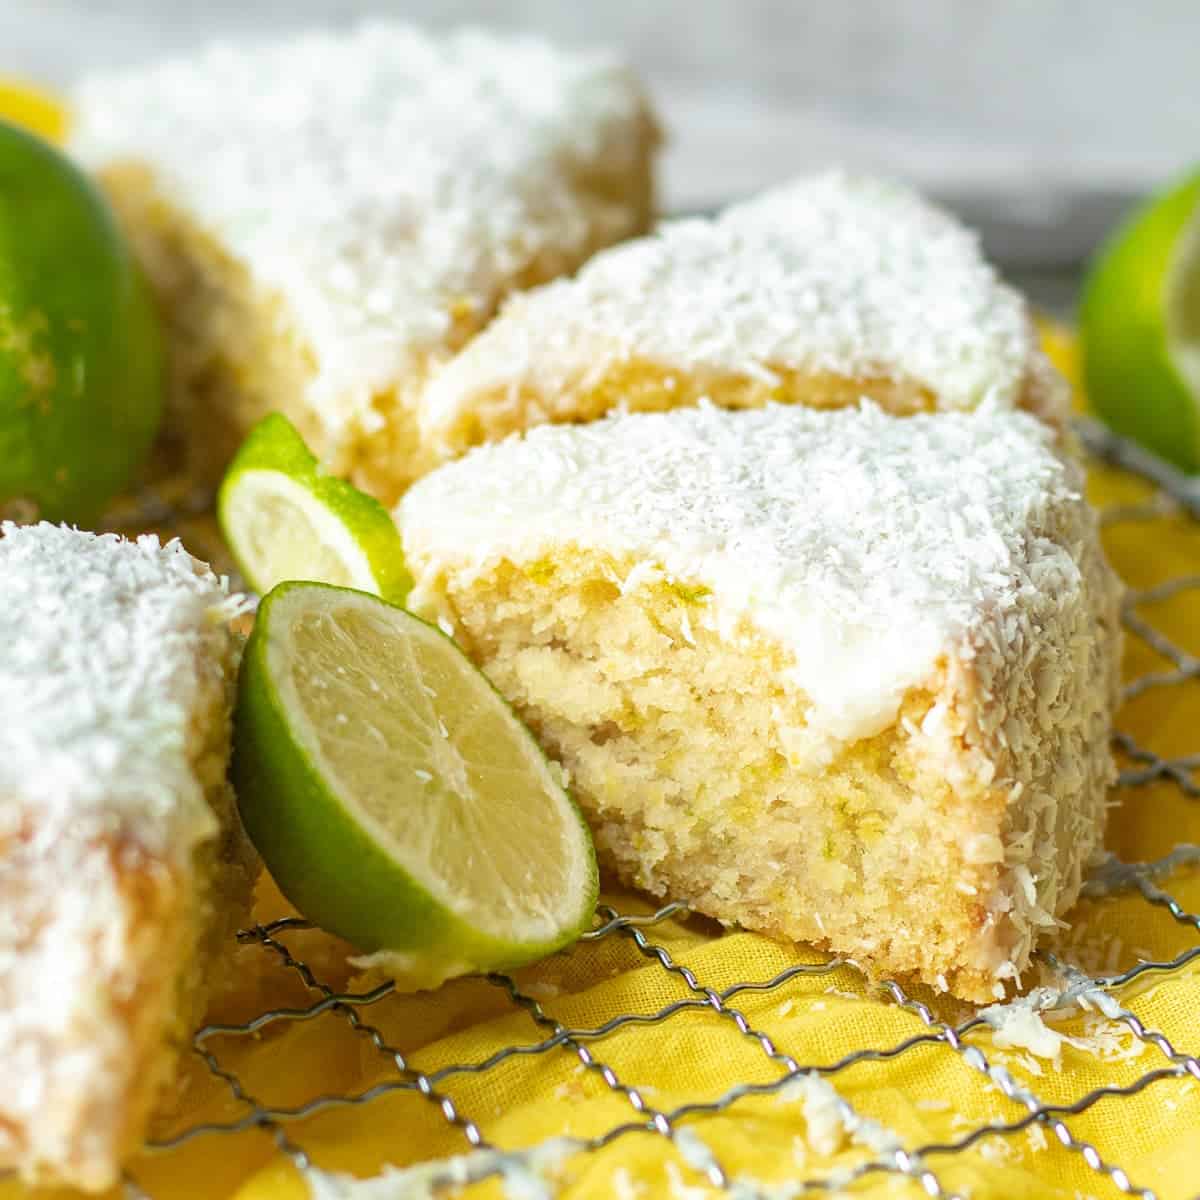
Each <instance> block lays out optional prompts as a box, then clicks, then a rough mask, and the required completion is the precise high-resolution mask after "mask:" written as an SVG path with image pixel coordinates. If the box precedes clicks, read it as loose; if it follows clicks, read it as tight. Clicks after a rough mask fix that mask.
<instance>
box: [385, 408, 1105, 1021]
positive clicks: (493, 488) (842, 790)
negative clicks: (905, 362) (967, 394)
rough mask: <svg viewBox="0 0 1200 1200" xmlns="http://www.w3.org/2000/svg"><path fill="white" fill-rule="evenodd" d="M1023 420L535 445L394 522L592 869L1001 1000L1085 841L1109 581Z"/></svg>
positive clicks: (726, 418) (1065, 475)
mask: <svg viewBox="0 0 1200 1200" xmlns="http://www.w3.org/2000/svg"><path fill="white" fill-rule="evenodd" d="M1082 482H1083V481H1082V478H1081V474H1080V471H1079V468H1078V466H1077V465H1075V464H1074V463H1073V462H1072V461H1071V460H1070V458H1069V457H1065V456H1063V455H1061V454H1060V453H1059V452H1058V450H1057V448H1056V442H1055V435H1054V433H1053V431H1052V430H1051V429H1050V428H1049V427H1048V426H1046V425H1045V424H1043V423H1042V422H1040V421H1039V420H1037V419H1036V418H1034V417H1032V416H1030V415H1028V414H1026V413H1022V412H1016V411H1012V410H1005V409H1001V408H997V407H995V406H990V405H985V406H984V407H983V408H981V409H979V410H978V411H976V412H974V413H966V414H962V413H939V414H935V415H914V416H911V417H909V418H907V419H904V420H898V419H896V418H894V417H891V416H889V415H887V414H885V413H884V412H882V411H881V410H880V409H879V408H877V407H875V406H873V405H871V404H869V403H865V402H864V403H863V404H862V405H861V406H860V407H858V408H846V409H838V410H835V411H829V412H823V411H816V410H813V409H808V408H803V407H793V406H786V407H785V406H778V405H771V406H768V407H765V408H763V409H759V410H755V411H751V412H731V411H727V410H721V409H717V408H714V407H712V406H709V405H701V406H699V407H695V408H690V409H677V410H674V411H672V412H669V413H660V414H632V415H621V416H615V417H610V418H608V419H606V420H603V421H600V422H596V423H594V424H591V425H581V426H543V427H540V428H538V429H535V430H533V431H531V432H530V433H528V434H527V435H525V437H524V438H523V439H510V440H508V441H506V442H503V443H501V444H498V445H492V446H485V447H481V448H479V449H477V450H474V451H472V452H471V453H469V454H468V455H466V456H465V457H464V458H462V459H460V460H458V461H457V462H454V463H450V464H448V465H446V466H444V467H442V468H440V469H439V470H437V471H435V472H433V473H431V474H430V475H428V476H426V477H425V479H423V480H421V481H420V482H419V483H418V484H417V485H416V486H414V487H413V489H412V490H411V491H410V492H409V493H408V494H407V495H406V496H405V498H404V499H403V501H402V502H401V504H400V506H399V507H398V509H397V512H396V516H397V520H398V522H399V524H400V527H401V530H402V533H403V537H404V543H405V548H406V552H407V554H408V556H409V565H410V567H411V569H412V571H413V574H414V577H415V578H416V580H417V586H416V588H415V590H414V592H413V593H412V597H411V600H410V604H411V605H412V606H413V607H414V609H415V610H416V611H418V612H421V613H423V614H424V615H426V616H427V617H429V618H431V619H436V620H438V621H439V622H440V623H441V624H442V626H443V628H445V629H447V630H449V631H452V632H453V635H454V636H455V637H456V638H457V639H458V640H459V642H460V643H461V644H462V646H463V647H464V648H465V649H466V651H467V652H468V653H469V654H470V655H471V656H472V657H473V658H474V659H475V661H476V662H478V664H479V665H480V666H481V667H482V668H483V669H484V670H485V671H486V672H487V674H488V675H489V677H490V678H491V679H492V681H493V682H494V683H495V685H496V686H497V687H498V688H499V689H500V691H501V692H502V693H503V694H504V695H505V696H506V697H507V698H508V699H509V700H510V701H511V702H512V703H513V704H514V705H515V706H516V708H517V709H518V711H519V712H520V713H521V714H522V715H523V716H524V717H525V718H526V719H527V720H528V721H529V723H530V724H531V726H532V727H533V729H534V730H535V731H536V733H537V734H538V736H539V737H540V738H541V740H542V742H543V744H544V746H545V748H546V749H547V751H548V752H549V753H551V754H552V755H554V756H556V757H557V758H558V759H559V760H560V761H561V762H562V763H563V765H564V766H565V767H566V768H567V770H568V772H569V774H570V778H571V786H572V788H573V790H574V792H575V794H576V796H577V797H578V799H579V801H580V803H581V805H582V806H583V808H584V810H585V812H586V814H587V816H588V818H589V820H590V822H591V825H592V828H593V830H594V832H595V835H596V840H597V845H598V848H599V851H600V854H601V858H602V861H605V862H607V865H608V867H609V868H610V869H611V870H615V872H616V874H617V875H618V876H619V877H620V878H621V879H622V880H623V881H625V882H627V883H629V884H633V885H636V886H637V887H639V888H642V889H644V890H646V891H648V892H650V893H652V894H653V895H655V896H671V897H673V898H676V899H684V900H687V901H689V902H690V903H691V904H692V906H693V907H694V908H695V909H697V910H699V911H701V912H705V913H709V914H711V915H712V916H715V917H717V918H719V919H721V920H722V921H725V922H729V923H737V924H739V925H742V926H744V927H746V928H748V929H752V930H758V931H761V932H764V933H768V934H771V935H774V936H777V937H781V938H786V939H795V940H802V941H807V942H812V943H815V944H816V945H818V946H821V947H824V948H826V949H828V950H830V951H832V952H833V953H835V954H840V955H846V956H850V957H852V958H853V959H855V960H857V961H858V962H859V963H861V964H862V965H863V966H864V967H865V968H866V969H868V970H869V971H872V972H875V973H878V974H892V973H898V974H902V975H906V976H910V977H916V978H919V979H921V980H924V981H925V982H927V983H929V984H930V985H932V986H934V987H936V988H939V989H948V990H950V991H952V992H954V993H955V994H956V995H958V996H961V997H964V998H967V999H971V1000H983V999H988V998H992V997H995V996H999V995H1002V994H1003V991H1004V988H1005V985H1006V984H1007V983H1009V982H1010V981H1014V980H1016V979H1017V977H1018V976H1019V974H1020V973H1021V971H1022V970H1023V969H1024V968H1025V967H1026V965H1027V964H1028V962H1029V956H1030V952H1031V950H1032V949H1033V948H1034V946H1035V944H1036V942H1037V939H1038V936H1039V934H1041V933H1043V932H1044V931H1045V930H1048V929H1051V928H1053V927H1054V926H1056V925H1058V924H1059V923H1060V917H1061V914H1062V913H1063V911H1064V910H1065V909H1067V908H1068V907H1069V906H1070V905H1071V903H1072V902H1073V901H1074V900H1075V898H1076V896H1077V895H1078V893H1079V889H1080V881H1081V873H1082V871H1083V869H1084V866H1085V864H1086V862H1087V860H1088V857H1089V855H1090V854H1091V852H1092V851H1093V850H1094V849H1095V848H1096V847H1098V846H1099V845H1100V841H1101V837H1102V833H1103V827H1104V814H1105V795H1106V790H1107V787H1108V784H1109V783H1110V781H1111V779H1112V777H1113V765H1112V758H1111V755H1110V752H1109V731H1110V720H1111V714H1112V711H1113V706H1114V703H1115V699H1116V695H1117V686H1118V657H1119V645H1120V634H1119V627H1118V604H1119V595H1120V590H1121V589H1120V585H1119V583H1118V580H1117V578H1116V576H1115V575H1114V573H1113V572H1112V570H1111V569H1110V568H1109V566H1108V565H1107V563H1106V561H1105V558H1104V555H1103V552H1102V549H1101V546H1100V542H1099V538H1098V533H1097V521H1096V517H1095V514H1094V513H1093V512H1092V510H1091V509H1090V508H1089V507H1088V505H1087V503H1086V502H1085V500H1084V499H1083V497H1082Z"/></svg>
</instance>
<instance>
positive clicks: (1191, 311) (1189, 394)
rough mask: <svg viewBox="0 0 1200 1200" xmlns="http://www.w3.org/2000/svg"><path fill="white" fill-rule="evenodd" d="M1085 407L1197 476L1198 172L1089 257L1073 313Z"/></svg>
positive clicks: (1151, 204) (1199, 339) (1199, 338)
mask: <svg viewBox="0 0 1200 1200" xmlns="http://www.w3.org/2000/svg"><path fill="white" fill-rule="evenodd" d="M1079 338H1080V349H1081V350H1082V353H1083V367H1084V381H1085V385H1086V391H1087V397H1088V401H1089V403H1090V404H1091V406H1092V407H1093V408H1094V409H1095V410H1096V412H1097V413H1099V415H1100V416H1101V417H1103V418H1104V420H1105V421H1107V422H1108V423H1109V425H1111V426H1112V427H1113V428H1114V429H1115V430H1117V432H1119V433H1123V434H1125V435H1126V436H1127V437H1131V438H1134V439H1135V440H1137V441H1139V442H1141V443H1142V444H1143V445H1144V446H1147V447H1148V448H1149V449H1151V450H1153V451H1154V452H1155V453H1156V454H1161V455H1162V456H1163V457H1164V458H1167V459H1169V460H1170V461H1171V462H1173V463H1175V464H1176V465H1177V466H1179V467H1182V468H1183V469H1184V470H1185V471H1198V470H1200V170H1193V171H1191V172H1190V173H1189V174H1187V175H1186V176H1184V177H1183V178H1182V179H1179V180H1177V181H1175V182H1174V183H1172V184H1169V185H1168V186H1167V187H1165V188H1163V190H1162V191H1160V192H1158V193H1157V194H1155V195H1154V196H1152V197H1150V199H1149V200H1148V201H1146V203H1145V204H1144V205H1142V206H1141V207H1140V208H1139V209H1138V210H1137V211H1136V212H1134V213H1133V214H1132V215H1131V216H1130V217H1129V219H1128V220H1127V221H1126V222H1125V223H1124V224H1123V225H1122V226H1121V227H1120V228H1118V229H1117V230H1116V231H1115V232H1114V233H1113V234H1112V236H1111V237H1110V238H1109V239H1108V241H1107V242H1106V243H1105V244H1104V246H1103V247H1102V248H1101V250H1100V252H1099V254H1097V256H1096V258H1095V261H1094V262H1093V263H1092V265H1091V268H1090V270H1089V272H1088V277H1087V280H1086V282H1085V284H1084V289H1083V296H1082V300H1081V304H1080V311H1079Z"/></svg>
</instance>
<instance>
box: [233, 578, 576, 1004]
mask: <svg viewBox="0 0 1200 1200" xmlns="http://www.w3.org/2000/svg"><path fill="white" fill-rule="evenodd" d="M234 747H235V749H234V761H233V779H234V785H235V788H236V790H237V795H238V803H239V806H240V808H241V813H242V818H243V821H244V822H245V825H246V829H247V830H248V831H249V833H250V836H251V838H252V839H253V840H254V843H255V845H257V847H258V849H259V852H260V853H261V854H262V857H263V860H264V861H265V862H266V864H267V866H268V867H269V868H270V871H271V874H272V875H273V876H274V878H275V880H276V882H277V883H278V884H279V887H280V890H281V891H282V892H283V893H284V895H286V896H287V898H288V899H289V900H290V901H291V902H292V903H293V904H294V905H295V906H296V907H297V908H298V909H299V910H300V912H302V913H304V914H305V915H306V916H307V917H308V918H309V919H310V920H312V921H315V922H316V923H317V924H318V925H321V926H323V927H324V928H326V929H328V930H329V931H331V932H332V933H335V934H338V935H339V936H340V937H343V938H345V939H346V940H348V941H350V942H353V943H354V944H355V945H356V946H359V947H361V948H362V949H363V950H365V951H368V952H370V953H372V954H373V955H375V957H373V958H372V959H369V960H368V961H369V962H371V963H372V964H373V965H378V966H379V967H381V968H382V969H384V970H386V971H387V972H388V973H390V974H392V975H394V976H395V977H397V978H398V979H400V980H401V981H403V982H405V983H406V984H408V985H410V986H414V987H433V986H435V985H436V984H438V983H440V982H441V981H442V980H444V979H448V978H450V977H451V976H455V975H461V974H465V973H467V972H471V971H484V970H492V969H499V968H507V967H514V966H519V965H521V964H522V963H526V962H530V961H532V960H534V959H537V958H542V957H544V956H545V955H547V954H549V953H551V952H552V951H554V950H557V949H558V948H560V947H561V946H563V945H565V944H566V943H567V942H570V941H572V940H573V939H574V938H575V937H577V936H578V934H579V933H580V932H581V931H582V930H583V929H584V928H585V927H586V926H587V924H588V922H589V921H590V920H591V917H592V913H593V910H594V908H595V904H596V894H597V876H596V860H595V854H594V851H593V849H592V842H591V838H590V836H589V834H588V831H587V827H586V826H585V825H584V822H583V818H582V817H581V816H580V815H579V810H578V809H577V808H576V807H575V805H574V803H573V802H572V800H571V798H570V796H569V795H568V794H567V792H566V790H565V789H564V788H563V786H562V784H561V783H560V782H559V775H558V770H557V769H556V768H555V767H553V766H552V765H551V764H550V763H548V762H547V761H546V759H545V758H544V757H543V755H542V753H541V751H540V750H539V749H538V747H537V744H536V742H534V740H533V737H532V736H531V735H530V733H529V731H528V730H527V729H526V728H525V726H524V725H523V724H522V723H521V722H520V721H519V720H518V719H517V717H516V716H515V715H514V714H513V712H512V710H511V709H510V708H509V707H508V705H507V704H506V703H505V702H504V700H503V699H502V698H501V697H500V695H499V694H498V693H497V692H496V691H495V690H494V689H493V688H492V686H491V684H490V683H488V681H487V680H486V679H485V678H484V677H483V675H481V674H480V673H479V672H478V671H477V670H476V669H475V667H473V666H472V665H471V663H470V662H469V661H468V660H467V658H466V657H465V656H464V655H463V654H462V652H461V651H460V650H459V649H458V648H457V647H456V646H455V645H454V643H453V642H452V641H450V639H449V638H447V637H446V636H445V635H444V634H442V633H440V632H439V631H438V630H437V629H435V628H434V627H433V626H431V625H427V624H426V623H425V622H424V621H420V620H418V619H417V618H416V617H414V616H412V615H410V614H409V613H407V612H405V611H404V610H403V609H401V608H398V607H396V606H394V605H391V604H387V603H386V602H384V601H383V600H379V599H377V598H376V597H374V596H369V595H367V594H365V593H363V592H355V591H351V590H350V589H347V588H334V587H329V586H326V585H323V584H315V583H285V584H281V585H280V586H279V587H277V588H276V589H275V590H274V591H273V592H271V594H270V595H269V596H267V598H266V599H265V600H264V601H263V603H262V606H261V607H260V609H259V613H258V620H257V622H256V623H255V627H254V632H253V634H252V635H251V637H250V641H249V644H248V646H247V648H246V656H245V660H244V662H243V665H242V670H241V677H240V682H239V695H238V706H237V713H236V717H235V728H234Z"/></svg>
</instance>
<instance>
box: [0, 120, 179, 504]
mask: <svg viewBox="0 0 1200 1200" xmlns="http://www.w3.org/2000/svg"><path fill="white" fill-rule="evenodd" d="M164 388H165V371H164V361H163V345H162V337H161V333H160V329H159V324H158V316H157V313H156V311H155V308H154V303H153V301H152V299H151V297H150V294H149V291H148V289H147V286H146V284H145V282H144V280H143V278H142V275H141V273H140V271H139V270H138V266H137V264H136V262H135V261H134V258H133V254H132V252H131V250H130V249H129V247H128V245H127V244H126V242H125V240H124V238H123V237H122V236H121V233H120V231H119V230H118V228H117V225H116V221H115V219H114V217H113V215H112V213H111V211H110V210H109V207H108V205H107V204H106V203H105V201H104V198H103V197H102V196H101V195H100V193H99V191H97V189H96V188H95V187H94V186H93V185H92V184H91V183H90V182H89V181H88V179H87V178H86V176H84V175H83V173H82V172H81V171H80V170H79V169H78V168H77V167H75V166H74V165H73V164H72V163H71V162H69V161H68V160H67V159H66V158H65V157H64V156H63V155H62V154H61V153H60V152H59V151H57V150H55V149H54V147H52V146H51V145H50V144H49V143H48V142H44V141H42V139H41V138H38V137H35V136H34V135H33V134H31V133H26V132H25V131H24V130H22V129H18V128H17V127H16V126H15V125H7V124H5V123H4V122H3V121H0V512H3V511H5V510H7V511H9V512H12V513H15V514H20V515H23V516H29V517H33V516H40V517H45V518H48V519H50V520H56V521H57V520H69V521H77V522H80V523H85V524H86V523H87V522H88V521H90V520H92V519H93V518H94V517H96V516H98V515H99V513H100V511H101V510H102V509H103V507H104V505H105V504H106V503H107V501H108V500H109V499H110V498H111V497H112V496H113V495H115V494H116V493H117V492H118V491H120V490H121V489H122V488H123V487H125V486H126V485H127V484H128V483H129V482H130V481H131V479H132V477H133V475H134V473H135V472H136V470H137V468H138V467H139V465H140V464H141V462H142V460H143V458H144V457H145V456H146V453H147V452H148V450H149V448H150V445H151V442H152V441H153V439H154V435H155V433H156V432H157V429H158V423H159V418H160V415H161V412H162V404H163V394H164Z"/></svg>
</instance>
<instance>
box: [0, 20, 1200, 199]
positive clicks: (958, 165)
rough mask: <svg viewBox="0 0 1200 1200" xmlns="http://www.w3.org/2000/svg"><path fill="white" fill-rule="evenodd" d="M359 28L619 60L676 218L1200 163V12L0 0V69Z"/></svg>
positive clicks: (1118, 180) (1108, 183)
mask: <svg viewBox="0 0 1200 1200" xmlns="http://www.w3.org/2000/svg"><path fill="white" fill-rule="evenodd" d="M366 13H388V14H391V15H395V16H401V17H408V18H411V19H414V20H417V21H420V22H423V23H426V24H429V25H433V26H445V25H450V24H455V23H458V22H461V21H476V22H481V23H486V24H489V25H497V26H510V27H525V28H530V29H537V30H541V31H544V32H545V33H547V34H548V35H550V36H552V37H555V38H558V39H561V40H563V41H565V42H569V43H577V44H587V43H600V44H610V45H615V46H619V47H621V48H622V50H623V51H624V53H626V54H627V55H628V56H629V57H630V58H631V59H632V60H633V61H634V62H635V63H636V64H637V66H638V67H639V68H640V70H641V71H642V72H643V73H644V75H645V76H646V77H647V78H648V79H649V81H650V83H651V86H652V88H653V91H654V93H655V96H656V97H657V100H658V102H659V105H660V108H661V109H662V111H663V112H664V114H665V116H666V120H667V124H668V127H669V131H670V134H671V143H670V149H669V153H668V155H667V159H666V163H665V181H666V186H665V189H664V191H665V197H664V198H665V201H666V203H667V205H668V206H670V207H672V208H685V207H696V206H704V205H708V204H711V203H714V202H718V201H720V200H723V199H725V198H726V197H730V196H734V195H737V194H741V193H745V192H748V191H751V190H753V189H755V188H757V187H760V186H762V185H764V184H766V183H769V182H772V181H773V180H776V179H779V178H781V177H783V176H786V175H787V174H789V173H791V172H794V171H796V170H799V169H802V168H804V167H805V166H807V165H811V164H813V163H824V162H829V161H839V162H843V163H848V164H853V165H862V166H871V167H882V168H886V169H888V170H892V171H895V172H897V173H900V174H903V175H906V176H908V177H909V178H911V179H913V180H915V181H917V182H919V183H923V184H925V185H927V186H932V187H934V188H935V189H936V190H938V191H942V192H945V191H950V192H954V191H956V190H961V189H969V190H980V191H986V192H992V193H995V192H997V191H999V192H1002V193H1018V194H1020V195H1021V196H1022V197H1024V202H1025V203H1026V204H1027V205H1028V204H1033V205H1036V204H1037V203H1038V202H1039V197H1047V196H1049V197H1053V196H1054V195H1055V194H1056V193H1059V192H1061V190H1062V189H1063V187H1064V186H1067V187H1070V188H1072V189H1080V188H1083V189H1093V188H1094V189H1101V190H1118V191H1125V190H1137V189H1140V188H1143V187H1145V186H1148V185H1151V184H1153V183H1154V182H1155V181H1157V180H1158V179H1160V178H1161V177H1162V176H1164V175H1166V174H1170V173H1172V172H1173V171H1175V170H1177V169H1179V168H1180V167H1181V166H1183V165H1185V164H1186V163H1187V162H1188V161H1189V160H1195V159H1196V158H1197V157H1200V0H1138V2H1136V3H1128V2H1125V0H1093V2H1091V3H1089V2H1087V0H847V2H842V0H792V2H788V0H775V2H772V0H508V2H507V3H503V2H500V0H490V2H489V0H390V2H387V0H374V2H372V0H195V2H193V0H0V73H4V72H10V73H20V74H25V75H28V76H31V77H33V78H35V79H40V80H43V81H46V82H50V83H54V84H63V83H66V82H68V81H69V80H70V78H71V77H72V76H73V75H74V74H75V73H77V72H78V71H80V70H85V69H90V68H93V67H99V66H105V65H118V64H124V63H129V62H135V61H139V60H143V59H147V58H150V57H153V56H154V55H156V54H159V53H161V52H163V51H164V50H173V49H179V48H181V47H186V46H189V45H192V44H194V43H197V42H201V41H204V40H207V39H210V38H213V37H218V36H223V37H236V36H238V35H239V34H242V33H244V32H245V31H248V30H256V31H275V30H280V29H283V28H287V27H289V26H297V25H303V24H311V23H314V22H327V23H332V24H339V23H346V22H349V21H352V20H354V19H355V18H357V17H359V16H361V15H363V14H366Z"/></svg>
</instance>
